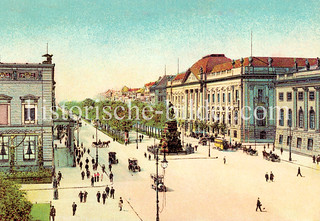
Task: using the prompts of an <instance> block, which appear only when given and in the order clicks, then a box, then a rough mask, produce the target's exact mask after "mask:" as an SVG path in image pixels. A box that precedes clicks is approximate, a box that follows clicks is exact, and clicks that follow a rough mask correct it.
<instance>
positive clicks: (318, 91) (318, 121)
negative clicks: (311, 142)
mask: <svg viewBox="0 0 320 221" xmlns="http://www.w3.org/2000/svg"><path fill="white" fill-rule="evenodd" d="M314 89H316V100H315V108H314V109H315V112H316V119H315V124H316V125H315V129H316V132H318V133H319V129H320V125H319V124H320V118H319V116H320V113H319V111H320V110H319V103H320V101H319V99H320V87H314Z"/></svg>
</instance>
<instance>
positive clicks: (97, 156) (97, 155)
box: [96, 119, 99, 165]
mask: <svg viewBox="0 0 320 221" xmlns="http://www.w3.org/2000/svg"><path fill="white" fill-rule="evenodd" d="M96 122H97V125H96V164H97V165H98V159H99V153H98V146H99V145H98V127H99V119H97V120H96Z"/></svg>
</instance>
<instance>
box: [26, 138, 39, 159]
mask: <svg viewBox="0 0 320 221" xmlns="http://www.w3.org/2000/svg"><path fill="white" fill-rule="evenodd" d="M36 145H37V136H26V138H25V139H24V142H23V159H24V160H34V159H35V158H36Z"/></svg>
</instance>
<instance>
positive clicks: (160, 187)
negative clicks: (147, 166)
mask: <svg viewBox="0 0 320 221" xmlns="http://www.w3.org/2000/svg"><path fill="white" fill-rule="evenodd" d="M150 178H151V188H152V189H154V190H156V187H157V175H156V174H154V173H151V174H150ZM158 190H159V192H166V191H167V187H166V186H165V185H164V176H163V175H158Z"/></svg>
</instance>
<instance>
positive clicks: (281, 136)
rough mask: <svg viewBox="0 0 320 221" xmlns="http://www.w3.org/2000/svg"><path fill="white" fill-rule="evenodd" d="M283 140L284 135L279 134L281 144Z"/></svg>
mask: <svg viewBox="0 0 320 221" xmlns="http://www.w3.org/2000/svg"><path fill="white" fill-rule="evenodd" d="M282 142H283V135H279V144H282Z"/></svg>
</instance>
